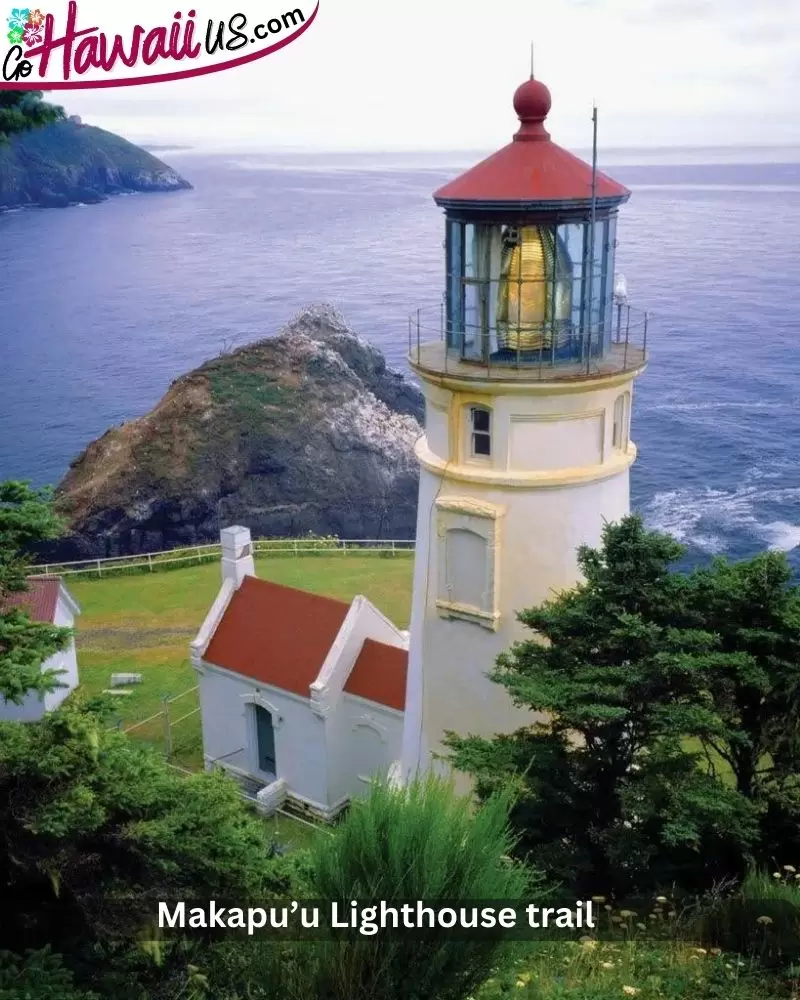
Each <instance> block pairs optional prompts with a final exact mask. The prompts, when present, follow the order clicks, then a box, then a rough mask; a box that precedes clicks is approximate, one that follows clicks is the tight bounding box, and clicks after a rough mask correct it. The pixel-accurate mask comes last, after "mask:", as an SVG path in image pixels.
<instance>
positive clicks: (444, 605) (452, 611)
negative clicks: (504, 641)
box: [436, 600, 500, 632]
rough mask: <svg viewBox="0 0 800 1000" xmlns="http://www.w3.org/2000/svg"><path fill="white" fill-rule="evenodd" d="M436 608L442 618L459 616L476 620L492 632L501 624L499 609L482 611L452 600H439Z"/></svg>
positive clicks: (467, 619)
mask: <svg viewBox="0 0 800 1000" xmlns="http://www.w3.org/2000/svg"><path fill="white" fill-rule="evenodd" d="M436 608H437V610H438V612H439V616H440V617H441V618H459V619H461V620H462V621H467V622H474V623H475V624H476V625H481V626H482V627H483V628H488V629H489V630H490V631H491V632H496V631H497V629H498V627H499V625H500V612H499V611H482V610H481V609H480V608H473V607H470V605H468V604H455V603H453V602H452V601H442V600H438V601H437V602H436Z"/></svg>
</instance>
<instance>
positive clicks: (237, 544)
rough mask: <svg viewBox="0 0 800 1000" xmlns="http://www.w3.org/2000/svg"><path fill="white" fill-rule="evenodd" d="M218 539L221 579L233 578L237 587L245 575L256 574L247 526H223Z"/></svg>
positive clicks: (251, 543) (251, 542)
mask: <svg viewBox="0 0 800 1000" xmlns="http://www.w3.org/2000/svg"><path fill="white" fill-rule="evenodd" d="M219 540H220V544H221V545H222V579H223V580H233V583H234V586H236V587H238V586H239V584H240V583H241V582H242V580H243V579H244V578H245V577H246V576H255V575H256V567H255V563H254V562H253V541H252V539H251V537H250V529H249V528H241V527H239V526H238V525H235V526H234V527H232V528H223V529H222V531H220V533H219Z"/></svg>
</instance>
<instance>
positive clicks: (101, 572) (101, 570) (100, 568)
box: [97, 559, 103, 577]
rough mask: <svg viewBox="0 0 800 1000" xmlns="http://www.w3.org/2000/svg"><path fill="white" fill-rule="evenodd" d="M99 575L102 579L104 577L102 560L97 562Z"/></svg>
mask: <svg viewBox="0 0 800 1000" xmlns="http://www.w3.org/2000/svg"><path fill="white" fill-rule="evenodd" d="M97 575H98V577H101V576H102V575H103V567H102V566H101V565H100V560H99V559H98V560H97Z"/></svg>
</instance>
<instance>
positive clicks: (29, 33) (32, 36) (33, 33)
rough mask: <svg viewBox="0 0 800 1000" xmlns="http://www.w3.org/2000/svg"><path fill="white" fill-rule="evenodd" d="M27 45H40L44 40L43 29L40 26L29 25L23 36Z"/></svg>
mask: <svg viewBox="0 0 800 1000" xmlns="http://www.w3.org/2000/svg"><path fill="white" fill-rule="evenodd" d="M23 38H24V39H25V44H26V45H29V46H30V45H38V44H39V43H40V42H41V40H42V29H41V28H40V27H39V25H36V24H28V25H26V27H25V33H24V35H23Z"/></svg>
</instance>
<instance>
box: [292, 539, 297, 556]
mask: <svg viewBox="0 0 800 1000" xmlns="http://www.w3.org/2000/svg"><path fill="white" fill-rule="evenodd" d="M292 548H293V549H294V554H295V555H297V539H296V538H295V540H294V542H293V544H292Z"/></svg>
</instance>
